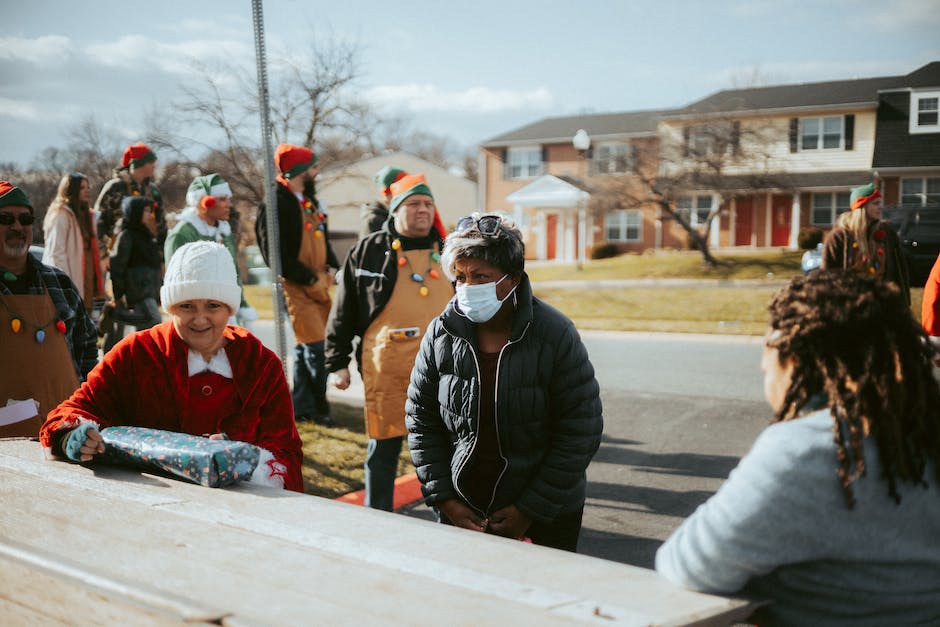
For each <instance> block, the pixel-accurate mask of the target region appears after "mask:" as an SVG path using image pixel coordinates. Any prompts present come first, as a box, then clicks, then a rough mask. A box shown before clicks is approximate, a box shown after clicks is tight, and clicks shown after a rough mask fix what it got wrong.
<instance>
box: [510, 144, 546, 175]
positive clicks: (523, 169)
mask: <svg viewBox="0 0 940 627" xmlns="http://www.w3.org/2000/svg"><path fill="white" fill-rule="evenodd" d="M507 168H508V174H509V176H508V177H507V178H511V179H529V178H533V177H536V176H540V175H541V174H542V172H543V171H544V166H543V164H542V149H541V148H540V147H538V146H535V147H527V148H510V149H509V155H508V163H507Z"/></svg>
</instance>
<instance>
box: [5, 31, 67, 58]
mask: <svg viewBox="0 0 940 627" xmlns="http://www.w3.org/2000/svg"><path fill="white" fill-rule="evenodd" d="M72 48H73V45H72V40H71V39H69V38H68V37H64V36H62V35H43V36H41V37H36V38H35V39H27V38H25V37H0V60H9V61H19V62H32V63H37V64H40V65H49V64H50V63H58V62H60V61H61V60H62V57H63V56H65V55H68V54H71V52H72Z"/></svg>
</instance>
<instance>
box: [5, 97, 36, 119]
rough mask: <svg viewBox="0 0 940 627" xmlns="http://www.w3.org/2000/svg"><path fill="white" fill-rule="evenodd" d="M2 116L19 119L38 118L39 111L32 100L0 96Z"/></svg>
mask: <svg viewBox="0 0 940 627" xmlns="http://www.w3.org/2000/svg"><path fill="white" fill-rule="evenodd" d="M0 117H6V118H15V119H18V120H38V119H39V111H37V110H36V107H35V105H33V104H32V103H31V102H25V101H23V100H13V99H12V98H3V97H0Z"/></svg>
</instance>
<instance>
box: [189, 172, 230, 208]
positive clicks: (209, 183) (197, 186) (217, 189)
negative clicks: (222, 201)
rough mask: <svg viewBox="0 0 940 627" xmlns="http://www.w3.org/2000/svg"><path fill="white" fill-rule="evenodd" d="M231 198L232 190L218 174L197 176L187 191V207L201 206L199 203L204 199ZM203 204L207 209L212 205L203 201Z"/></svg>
mask: <svg viewBox="0 0 940 627" xmlns="http://www.w3.org/2000/svg"><path fill="white" fill-rule="evenodd" d="M226 196H227V197H231V196H232V188H231V187H229V185H228V183H226V182H225V179H223V178H222V177H221V176H219V175H218V174H206V175H203V176H197V177H196V178H194V179H193V182H192V183H190V184H189V189H188V190H186V206H187V207H195V206H197V205H198V204H199V201H201V200H203V199H204V198H206V199H208V198H212V199H216V198H221V197H226ZM203 204H204V205H205V206H207V207H211V206H212V204H215V203H214V202H213V203H212V204H210V203H208V202H206V201H203Z"/></svg>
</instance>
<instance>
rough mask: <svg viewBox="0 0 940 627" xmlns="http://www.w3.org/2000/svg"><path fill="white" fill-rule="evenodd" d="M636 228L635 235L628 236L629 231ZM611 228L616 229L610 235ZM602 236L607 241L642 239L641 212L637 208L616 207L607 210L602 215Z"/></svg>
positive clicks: (634, 240) (638, 240)
mask: <svg viewBox="0 0 940 627" xmlns="http://www.w3.org/2000/svg"><path fill="white" fill-rule="evenodd" d="M632 229H635V230H636V237H630V231H631V230H632ZM611 230H616V231H618V233H617V236H616V237H611V236H610V232H611ZM604 237H605V239H606V240H607V241H608V242H641V241H643V212H642V211H639V210H637V209H617V210H615V211H608V212H607V214H606V215H605V216H604Z"/></svg>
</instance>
